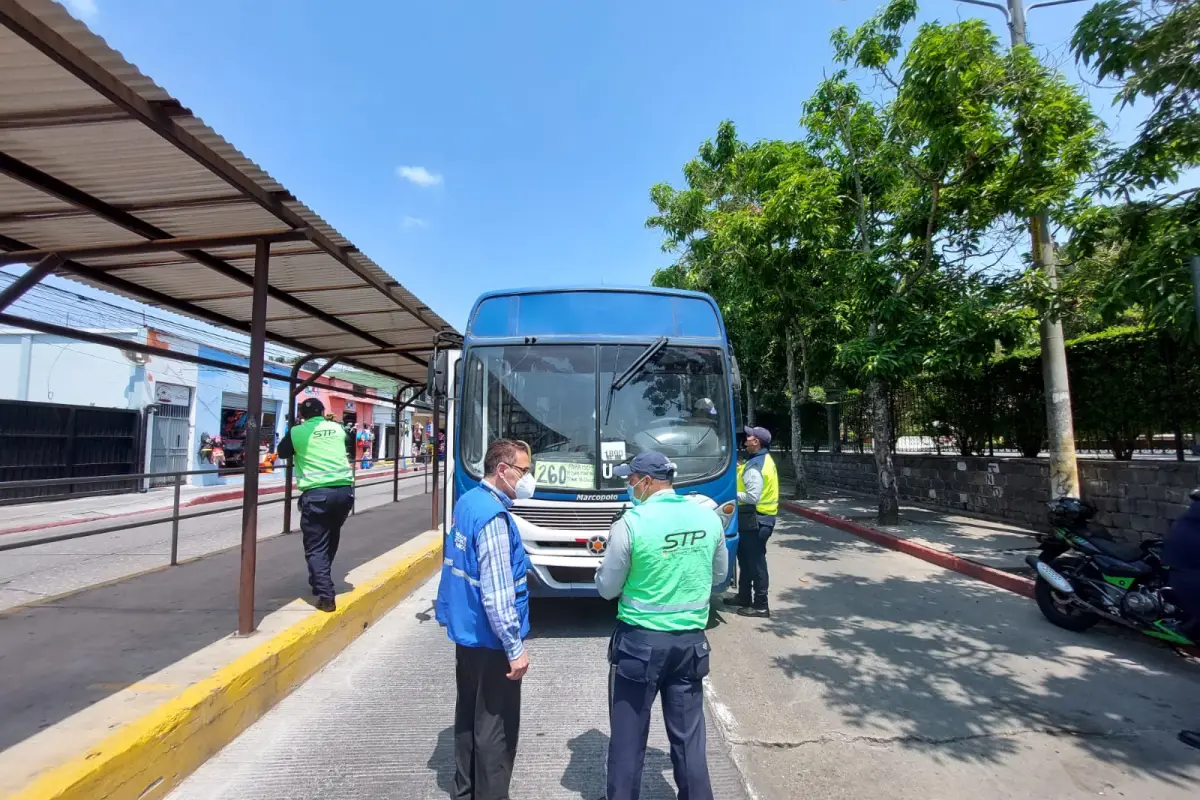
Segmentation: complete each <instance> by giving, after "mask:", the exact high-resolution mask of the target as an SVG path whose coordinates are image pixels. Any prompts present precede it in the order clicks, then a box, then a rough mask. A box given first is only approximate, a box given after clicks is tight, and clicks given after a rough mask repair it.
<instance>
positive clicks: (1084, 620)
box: [1033, 559, 1100, 633]
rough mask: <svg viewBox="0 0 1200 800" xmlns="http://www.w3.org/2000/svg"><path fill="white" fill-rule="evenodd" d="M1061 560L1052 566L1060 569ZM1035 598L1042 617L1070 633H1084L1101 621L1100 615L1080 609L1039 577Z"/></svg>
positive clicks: (1034, 591)
mask: <svg viewBox="0 0 1200 800" xmlns="http://www.w3.org/2000/svg"><path fill="white" fill-rule="evenodd" d="M1058 561H1059V559H1055V563H1053V564H1051V566H1054V567H1058V566H1059V564H1058ZM1033 596H1034V599H1035V600H1037V604H1038V608H1039V609H1040V610H1041V612H1042V616H1044V617H1045V618H1046V619H1048V620H1050V622H1051V623H1053V624H1054V625H1057V626H1058V627H1060V628H1063V629H1065V630H1068V631H1074V632H1075V633H1082V632H1084V631H1086V630H1087V629H1088V628H1090V627H1092V626H1093V625H1095V624H1096V623H1097V622H1099V621H1100V616H1099V615H1098V614H1093V613H1092V612H1091V611H1088V610H1087V609H1084V608H1080V607H1079V606H1077V605H1075V604H1074V603H1072V602H1070V600H1068V599H1067V597H1066V595H1064V594H1062V593H1061V592H1059V591H1056V590H1055V588H1054V587H1053V586H1051V585H1050V584H1049V583H1048V582H1047V581H1046V579H1045V578H1042V577H1041V576H1039V577H1038V579H1037V583H1036V584H1035V585H1034V587H1033Z"/></svg>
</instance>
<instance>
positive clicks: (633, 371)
mask: <svg viewBox="0 0 1200 800" xmlns="http://www.w3.org/2000/svg"><path fill="white" fill-rule="evenodd" d="M666 346H667V337H665V336H661V337H659V338H658V339H655V340H654V341H653V342H651V343H650V346H649V347H647V348H646V349H645V350H643V351H642V354H641V355H639V356H638V357H637V358H635V359H634V360H633V363H632V364H630V365H629V366H628V367H626V368H625V371H624V372H622V373H621V374H620V375H618V376H617V377H615V378H613V382H612V383H611V384H610V385H609V387H608V402H607V404H606V405H607V408H605V410H604V424H605V425H607V424H608V418H609V417H610V416H612V401H613V395H614V394H616V393H617V391H618V390H620V389H624V388H625V384H627V383H629V382H630V381H631V380H633V379H634V378H636V377H637V376H638V373H639V372H641V371H642V369H643V368H645V366H646V365H647V364H648V363H650V359H652V358H654V357H655V356H656V355H658V353H659V351H661V350H662V349H663V348H664V347H666ZM620 357H621V345H617V358H618V359H620Z"/></svg>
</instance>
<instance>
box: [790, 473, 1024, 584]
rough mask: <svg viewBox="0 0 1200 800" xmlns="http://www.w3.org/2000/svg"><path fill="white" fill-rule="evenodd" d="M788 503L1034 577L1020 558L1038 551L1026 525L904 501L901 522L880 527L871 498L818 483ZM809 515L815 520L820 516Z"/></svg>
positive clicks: (1004, 570)
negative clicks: (799, 497) (797, 498)
mask: <svg viewBox="0 0 1200 800" xmlns="http://www.w3.org/2000/svg"><path fill="white" fill-rule="evenodd" d="M788 502H789V503H792V504H793V505H794V506H797V507H799V508H798V509H796V510H799V511H801V513H803V512H802V510H803V509H808V510H811V511H814V512H817V514H824V515H828V516H830V517H835V518H840V519H843V520H847V521H849V522H852V523H856V524H858V525H861V526H864V527H866V528H870V529H872V530H875V531H879V532H882V533H885V534H888V535H890V536H893V537H897V538H899V539H903V540H905V541H907V542H911V543H912V544H914V545H916V546H918V547H921V548H928V549H932V550H936V551H940V552H943V553H947V554H950V555H953V556H957V557H958V558H961V559H965V560H967V561H971V562H974V563H976V564H982V565H984V566H986V567H990V568H992V569H995V570H1000V571H1001V572H1007V573H1010V574H1013V575H1019V576H1024V577H1031V576H1032V575H1033V570H1032V569H1030V568H1029V566H1028V565H1027V564H1026V563H1025V556H1027V555H1029V554H1030V553H1035V552H1037V550H1038V542H1037V539H1036V538H1035V532H1034V531H1031V530H1029V529H1027V528H1020V527H1018V526H1016V525H1009V524H1007V523H1003V522H994V521H992V520H985V519H981V518H979V517H970V516H966V515H964V514H956V513H954V512H951V511H943V510H937V509H931V508H925V507H919V506H914V505H910V504H904V503H902V504H901V506H900V522H899V523H898V524H896V525H882V524H880V523H879V521H878V519H877V518H876V517H877V506H876V500H875V498H873V497H866V496H863V495H859V494H853V493H850V492H846V491H842V490H838V489H831V488H828V487H822V486H818V487H812V488H811V489H810V490H809V497H808V499H807V500H788ZM812 518H813V519H818V520H820V517H819V516H813V517H812ZM821 521H825V520H821Z"/></svg>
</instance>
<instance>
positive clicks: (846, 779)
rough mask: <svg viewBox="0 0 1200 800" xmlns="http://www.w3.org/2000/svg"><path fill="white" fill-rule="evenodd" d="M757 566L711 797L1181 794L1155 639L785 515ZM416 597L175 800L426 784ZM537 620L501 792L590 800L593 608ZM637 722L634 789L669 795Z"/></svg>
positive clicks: (597, 732) (600, 687)
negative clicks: (642, 754)
mask: <svg viewBox="0 0 1200 800" xmlns="http://www.w3.org/2000/svg"><path fill="white" fill-rule="evenodd" d="M770 558H771V569H772V578H773V580H774V585H773V590H772V597H773V600H772V602H773V607H774V616H773V618H772V619H770V620H768V621H762V620H747V619H744V618H741V617H736V616H727V615H725V614H720V615H718V617H719V618H718V619H717V621H716V625H715V627H713V628H712V629H711V630H710V632H709V637H710V640H711V642H712V645H713V659H712V662H713V672H712V675H711V676H710V679H709V685H708V687H707V688H708V699H709V726H708V727H709V750H710V763H711V769H712V771H713V775H714V779H715V780H716V781H718V782H719V785H718V789H717V797H719V798H723V799H724V798H739V797H750V798H756V800H797V799H798V798H822V800H843V799H844V800H850V799H851V798H853V800H873V799H874V798H879V799H880V800H883V799H884V798H886V799H887V800H918V798H919V800H963V798H970V799H971V800H1001V799H1002V798H1003V799H1004V800H1010V799H1011V800H1016V799H1017V798H1021V799H1022V800H1025V799H1027V798H1042V797H1045V798H1054V799H1055V800H1082V799H1083V798H1095V797H1130V798H1134V797H1137V798H1153V800H1183V799H1184V798H1188V799H1189V800H1193V799H1194V798H1196V797H1197V796H1200V751H1197V750H1193V749H1191V748H1188V747H1186V746H1184V745H1182V744H1180V743H1178V742H1177V741H1176V740H1175V735H1176V732H1177V731H1178V730H1179V728H1180V727H1183V726H1184V725H1185V724H1190V725H1192V726H1197V725H1200V674H1198V673H1200V670H1198V669H1197V666H1196V665H1195V664H1193V663H1189V662H1186V661H1185V660H1183V659H1182V658H1180V657H1178V656H1177V655H1175V654H1174V653H1173V652H1172V651H1171V650H1169V649H1166V648H1163V647H1159V646H1157V645H1156V644H1154V643H1153V642H1151V641H1149V640H1144V639H1141V638H1137V637H1133V636H1128V635H1125V634H1124V633H1121V632H1117V631H1114V630H1111V629H1105V628H1101V629H1097V630H1093V631H1091V632H1089V633H1087V634H1071V633H1068V632H1066V631H1062V630H1059V629H1057V628H1054V627H1052V626H1051V625H1050V624H1049V623H1047V622H1045V621H1044V620H1043V619H1042V617H1041V615H1040V614H1039V613H1038V611H1037V608H1036V607H1035V606H1034V604H1033V603H1032V602H1031V601H1029V600H1026V599H1025V598H1022V597H1019V596H1017V595H1013V594H1009V593H1007V592H1004V591H1002V590H999V589H995V588H993V587H990V586H988V585H986V584H982V583H978V582H976V581H973V580H971V579H969V578H966V577H964V576H960V575H958V574H956V573H951V572H946V571H944V570H941V569H938V568H937V567H934V566H932V565H930V564H927V563H925V562H923V561H918V560H916V559H913V558H911V557H909V556H906V555H903V554H900V553H896V552H892V551H887V550H882V549H880V548H877V547H875V546H873V545H870V544H868V543H866V542H864V541H862V540H859V539H856V538H855V537H853V536H851V535H849V534H844V533H841V532H839V531H836V530H833V529H830V528H826V527H823V526H820V525H818V524H816V523H810V522H806V521H802V520H798V519H795V518H793V517H784V518H782V519H781V524H780V526H779V528H778V533H777V534H776V536H775V537H774V538H773V539H772V541H771V549H770ZM432 596H433V585H432V584H430V585H427V586H426V587H424V588H423V589H422V590H421V591H420V592H418V594H417V595H415V596H414V597H413V598H410V600H408V601H406V602H405V603H403V604H402V605H401V606H399V607H398V608H397V609H396V610H395V611H394V612H393V613H392V614H390V615H388V616H387V617H386V618H385V619H384V620H382V621H381V622H380V623H379V624H378V625H377V626H374V627H373V628H372V629H371V630H370V631H368V632H367V633H366V634H364V636H363V637H362V638H361V639H360V640H358V641H357V642H356V643H355V644H354V645H352V646H351V647H350V648H349V649H347V650H346V651H345V653H343V654H342V656H341V657H340V658H338V659H336V660H335V661H334V662H332V663H331V664H330V665H329V666H328V667H327V668H326V669H325V670H323V671H322V672H321V673H319V674H318V675H317V676H315V677H314V678H313V679H312V680H311V681H309V682H308V683H307V684H306V685H305V686H304V687H302V688H301V689H300V690H298V691H297V692H296V693H295V694H294V695H292V696H291V697H289V698H287V699H286V700H284V701H283V702H282V703H281V704H280V705H279V706H278V707H277V708H276V709H275V710H273V711H272V712H270V713H269V714H267V716H265V717H264V718H263V719H262V720H261V721H260V722H259V723H258V724H256V725H254V726H252V727H251V728H250V729H249V730H248V731H247V732H246V733H245V734H243V736H242V737H240V738H239V739H238V740H236V741H235V742H234V743H232V744H231V745H230V746H229V747H227V748H226V749H225V750H224V751H222V752H221V753H220V754H218V755H217V756H216V757H215V758H214V759H213V760H212V761H211V762H209V764H207V765H205V767H203V768H202V769H201V770H199V771H198V772H197V773H196V774H195V775H193V776H192V777H191V778H190V779H189V780H188V781H187V782H185V784H184V785H183V786H182V787H181V788H180V789H179V790H177V791H176V792H175V794H174V795H173V797H174V798H176V800H190V798H205V800H208V798H239V799H241V798H246V799H247V800H250V799H251V798H264V799H265V798H272V800H275V799H277V798H278V799H282V798H296V799H299V798H326V797H339V798H357V797H362V798H367V797H371V798H375V797H388V798H402V799H404V800H409V799H415V798H434V797H445V796H446V789H447V787H448V785H449V780H450V777H451V775H452V768H451V766H450V761H449V757H450V724H451V715H452V686H453V666H452V663H453V662H452V651H451V649H450V646H449V644H448V643H447V642H446V640H445V637H444V634H443V633H442V632H441V631H440V629H439V628H437V627H436V624H435V623H433V622H432V621H431V620H430V599H431V597H432ZM533 622H534V638H533V640H532V641H531V643H530V653H531V662H532V667H531V671H530V674H529V677H528V678H527V682H526V686H525V691H524V702H525V708H524V714H523V726H522V740H521V746H520V751H519V755H518V763H517V770H516V778H515V785H514V787H513V790H514V796H516V797H523V798H524V797H529V798H560V797H561V798H584V800H594V799H595V798H598V797H600V796H601V795H602V791H603V769H602V763H603V761H602V758H603V752H604V748H605V747H606V744H607V736H608V727H607V724H606V719H605V716H606V715H605V700H604V695H605V679H604V678H605V664H604V659H603V653H604V646H605V643H606V637H607V633H608V631H609V630H610V628H611V624H612V611H611V608H610V607H609V606H607V605H604V604H599V603H583V602H578V601H567V602H558V603H556V604H554V605H540V606H535V607H534V611H533ZM651 731H652V733H651V735H652V739H651V748H652V749H651V752H650V755H649V761H648V769H647V772H646V782H645V787H644V792H643V795H642V796H643V797H645V798H665V797H673V796H674V795H673V794H672V793H671V792H672V784H671V780H670V768H669V766H668V762H667V758H666V750H665V747H664V736H663V733H662V729H661V725H660V724H659V723H657V722H656V723H655V724H654V725H653V726H652V728H651ZM731 758H732V761H733V763H735V764H736V765H737V772H736V773H735V772H734V771H733V769H732V767H731V762H730V759H731ZM743 780H744V781H745V784H743Z"/></svg>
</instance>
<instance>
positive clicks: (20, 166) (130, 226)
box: [0, 0, 388, 347]
mask: <svg viewBox="0 0 1200 800" xmlns="http://www.w3.org/2000/svg"><path fill="white" fill-rule="evenodd" d="M4 8H5V6H4V4H3V2H2V0H0V20H3V18H4V13H3V9H4ZM0 172H3V173H5V174H7V175H10V176H12V177H14V178H16V179H17V180H19V181H21V182H22V183H25V184H27V185H28V186H31V187H33V188H35V189H38V190H39V191H43V192H46V193H47V194H50V195H53V196H54V197H57V198H58V199H60V200H62V201H64V202H67V203H71V204H72V205H75V206H78V207H80V208H84V209H87V210H88V211H91V212H92V213H94V214H95V215H96V216H98V217H100V218H102V219H104V220H106V221H108V222H111V223H112V224H114V225H118V226H120V227H122V228H125V229H126V230H128V231H131V232H133V233H136V234H138V235H139V236H144V237H146V238H147V239H151V240H160V241H152V242H146V243H132V244H124V245H113V246H112V247H110V248H107V249H106V248H90V247H84V248H57V252H59V253H61V254H63V255H64V256H68V257H78V258H82V257H86V256H93V257H98V256H105V255H128V254H134V253H139V252H159V251H161V250H174V251H177V252H180V253H183V254H184V255H186V256H188V257H189V258H191V259H193V260H194V261H196V262H198V263H200V264H203V265H204V266H206V267H208V268H209V269H211V270H213V271H214V272H217V273H219V274H220V275H222V276H224V277H226V278H229V279H230V280H232V281H234V282H236V283H240V284H242V285H243V286H248V287H253V284H254V281H253V279H252V278H251V277H250V276H249V275H247V274H246V273H245V272H243V271H242V270H240V269H238V268H237V267H235V266H233V265H232V264H230V263H228V262H227V261H224V260H223V259H220V258H217V257H216V256H212V255H209V254H208V253H205V252H203V251H202V250H200V249H198V248H201V247H222V246H224V247H234V246H238V245H242V244H251V243H253V242H255V241H257V240H258V239H264V240H266V241H269V242H274V241H295V238H293V237H296V238H301V239H302V238H311V234H312V233H313V232H312V231H304V232H299V231H296V230H292V231H287V232H283V233H282V234H275V233H274V232H271V233H256V234H253V235H251V236H250V237H249V238H242V239H240V240H239V241H221V240H213V239H210V238H206V239H195V240H192V241H191V243H190V244H189V245H188V246H186V247H185V246H183V245H182V244H178V245H170V246H169V245H168V244H167V243H168V241H170V242H175V243H184V242H188V241H189V240H188V239H178V238H175V237H173V235H172V234H171V233H169V232H167V231H165V230H163V229H162V228H159V227H157V226H155V225H151V224H150V223H148V222H146V221H144V220H141V219H138V218H137V217H135V216H134V215H132V214H130V213H128V212H125V211H122V210H121V209H119V208H117V207H116V206H113V205H112V204H110V203H106V202H105V201H103V200H101V199H99V198H97V197H93V196H92V195H90V194H88V193H86V192H84V191H82V190H80V189H77V188H76V187H74V186H71V185H70V184H67V183H65V182H63V181H61V180H59V179H58V178H56V177H54V176H53V175H50V174H48V173H46V172H43V171H42V170H39V169H38V168H36V167H34V166H31V165H29V164H26V163H24V162H23V161H20V160H18V159H16V158H13V157H12V156H9V155H7V154H5V153H0ZM43 254H44V253H43V252H42V251H34V250H31V251H26V252H24V253H8V254H7V255H4V256H0V266H3V265H4V264H19V263H25V262H27V261H34V260H36V259H37V258H39V257H40V256H41V255H43ZM359 277H362V278H363V279H364V280H368V281H369V278H368V277H366V276H362V275H360V276H359ZM267 294H268V297H270V298H271V299H273V300H277V301H279V302H281V303H285V304H287V305H290V306H291V307H292V308H295V309H296V310H298V311H303V312H304V313H306V314H308V315H310V316H312V317H314V318H316V319H319V320H321V321H322V322H324V323H327V324H329V325H332V326H333V327H335V328H338V329H339V330H343V331H345V332H346V333H351V334H354V335H355V336H357V337H359V338H360V339H362V340H364V341H367V342H370V343H371V344H374V345H378V346H380V347H387V345H388V343H387V342H386V341H384V340H383V339H380V338H379V337H377V336H374V335H372V334H370V333H366V332H364V331H360V330H358V329H357V328H355V327H354V326H353V325H351V324H350V323H348V322H344V321H343V320H341V319H339V318H337V317H335V316H333V315H331V314H328V313H326V312H324V311H322V310H321V309H319V308H317V307H316V306H313V305H310V304H309V303H306V302H304V301H303V300H299V299H297V298H294V297H292V296H291V295H290V294H288V293H287V292H284V291H282V290H280V289H272V288H271V287H270V286H268V287H267Z"/></svg>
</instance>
